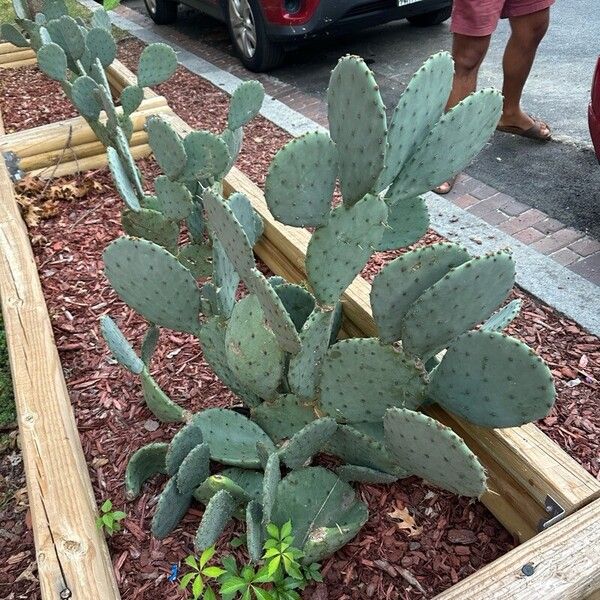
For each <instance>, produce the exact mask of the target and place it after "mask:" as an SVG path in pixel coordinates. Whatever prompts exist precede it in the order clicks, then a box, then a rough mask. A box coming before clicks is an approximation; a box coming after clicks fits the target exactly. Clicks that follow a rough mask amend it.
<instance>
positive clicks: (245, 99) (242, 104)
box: [227, 81, 265, 131]
mask: <svg viewBox="0 0 600 600" xmlns="http://www.w3.org/2000/svg"><path fill="white" fill-rule="evenodd" d="M264 98H265V90H264V88H263V86H262V83H260V82H258V81H245V82H244V83H242V84H240V85H239V86H238V87H237V89H236V90H235V92H233V94H232V96H231V102H230V103H229V114H228V115H227V127H228V128H229V129H231V130H233V131H235V130H236V129H239V128H240V127H243V126H244V125H246V123H248V122H249V121H251V120H252V119H253V118H254V117H255V116H256V115H257V114H258V113H259V111H260V107H261V106H262V103H263V100H264Z"/></svg>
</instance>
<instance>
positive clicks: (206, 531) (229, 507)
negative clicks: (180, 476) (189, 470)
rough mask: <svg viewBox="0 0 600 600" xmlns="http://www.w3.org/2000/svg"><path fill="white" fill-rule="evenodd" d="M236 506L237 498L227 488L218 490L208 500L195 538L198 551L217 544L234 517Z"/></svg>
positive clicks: (195, 546)
mask: <svg viewBox="0 0 600 600" xmlns="http://www.w3.org/2000/svg"><path fill="white" fill-rule="evenodd" d="M235 508H236V502H235V500H234V499H233V497H232V496H231V494H229V493H228V492H226V491H225V490H220V491H218V492H217V493H216V494H215V495H214V496H213V497H212V498H211V499H210V500H209V501H208V504H207V505H206V508H205V510H204V515H203V516H202V521H200V527H198V531H197V532H196V537H195V539H194V548H195V549H196V551H197V552H202V551H203V550H206V549H207V548H210V547H211V546H212V545H213V544H215V542H216V541H217V540H218V539H219V536H220V535H221V533H223V530H224V529H225V527H226V526H227V524H228V523H229V521H230V520H231V518H232V517H233V513H234V512H235Z"/></svg>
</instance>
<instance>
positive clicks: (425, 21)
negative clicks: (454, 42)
mask: <svg viewBox="0 0 600 600" xmlns="http://www.w3.org/2000/svg"><path fill="white" fill-rule="evenodd" d="M451 14H452V7H451V6H446V7H445V8H440V9H438V10H432V11H431V12H428V13H423V14H421V15H413V16H412V17H406V19H407V21H408V22H409V23H410V24H411V25H415V26H416V27H431V26H432V25H439V24H440V23H443V22H444V21H447V20H448V19H449V18H450V15H451Z"/></svg>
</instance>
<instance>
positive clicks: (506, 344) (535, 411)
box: [429, 331, 556, 427]
mask: <svg viewBox="0 0 600 600" xmlns="http://www.w3.org/2000/svg"><path fill="white" fill-rule="evenodd" d="M429 396H430V397H431V399H432V400H435V402H437V403H438V404H440V405H441V406H443V407H444V408H445V409H446V410H448V411H450V412H452V413H454V414H457V415H459V416H461V417H462V418H464V419H466V420H467V421H469V422H471V423H475V424H476V425H481V426H483V427H518V426H520V425H524V424H525V423H531V422H533V421H537V420H538V419H542V418H544V417H545V416H547V414H548V413H549V411H550V409H551V408H552V406H553V405H554V399H555V396H556V392H555V390H554V384H553V381H552V374H551V373H550V369H549V368H548V367H547V366H546V365H545V364H544V362H543V361H542V359H541V358H540V357H539V356H537V354H535V352H534V351H533V350H531V348H528V347H527V346H526V345H525V344H523V343H522V342H520V341H519V340H516V339H515V338H512V337H509V336H507V335H504V334H503V333H499V332H489V331H471V332H469V333H466V334H464V335H462V336H461V337H459V338H458V339H457V340H455V341H454V342H453V344H452V345H451V346H450V348H448V352H446V355H445V356H444V358H443V360H442V362H441V364H440V365H439V366H438V367H437V369H436V370H435V371H434V372H433V374H432V379H431V385H430V387H429Z"/></svg>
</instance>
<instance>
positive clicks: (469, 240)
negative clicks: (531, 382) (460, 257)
mask: <svg viewBox="0 0 600 600" xmlns="http://www.w3.org/2000/svg"><path fill="white" fill-rule="evenodd" d="M78 2H79V3H80V4H82V5H83V6H85V7H86V8H88V9H89V10H91V11H92V12H93V11H94V10H96V9H97V8H99V5H98V4H97V3H96V2H95V1H94V0H78ZM109 14H110V17H111V21H112V22H113V24H114V25H116V26H117V27H119V28H121V29H123V30H125V31H127V32H128V33H130V34H131V35H133V36H134V37H136V38H138V39H140V40H141V41H143V42H145V43H153V42H164V43H167V44H168V45H170V46H171V47H172V48H173V49H174V50H175V51H176V52H177V55H178V60H179V62H180V64H182V65H183V66H184V67H186V68H187V69H189V70H190V71H191V72H192V73H194V74H196V75H199V76H200V77H202V78H204V79H206V80H207V81H209V82H211V83H212V84H213V85H215V86H217V87H218V88H220V89H221V90H223V91H225V92H227V93H228V94H230V95H231V94H232V93H233V91H234V90H235V88H236V87H237V86H238V85H239V84H240V83H242V79H240V78H239V77H236V76H235V75H232V74H231V73H228V72H227V71H224V70H223V69H221V68H219V67H217V66H215V65H213V64H212V63H210V62H208V61H206V60H204V59H203V58H200V57H198V56H196V55H195V54H193V53H192V52H190V51H188V50H185V49H184V48H182V47H181V46H179V45H178V44H175V43H173V42H171V41H170V40H169V41H166V40H165V39H164V38H163V37H162V36H160V35H158V34H156V33H154V32H153V31H149V30H147V29H145V28H144V27H142V26H140V25H138V24H137V23H134V22H133V21H130V20H129V19H127V18H126V17H123V16H121V15H119V14H116V13H115V12H111V13H109ZM260 114H261V115H262V116H263V117H265V118H266V119H268V120H269V121H271V122H273V123H275V125H277V126H278V127H280V128H281V129H283V130H284V131H287V132H288V133H289V134H290V135H292V136H294V137H298V136H300V135H303V134H304V133H307V132H309V131H315V130H316V131H326V129H325V128H324V127H322V126H321V125H319V124H318V123H316V122H315V121H313V120H312V119H309V118H308V117H305V116H304V115H302V114H300V113H299V112H297V111H295V110H294V109H292V108H290V107H289V106H287V105H285V104H283V103H282V102H280V101H279V100H276V99H275V98H273V97H271V96H268V95H266V96H265V102H264V104H263V107H262V109H261V111H260ZM424 198H425V200H426V202H427V207H428V208H429V211H430V218H431V226H432V228H433V229H435V230H436V231H437V232H438V233H439V234H441V235H443V236H445V237H447V238H448V239H450V240H451V241H454V242H457V243H460V244H461V245H463V246H465V247H466V248H467V249H468V250H469V251H470V252H474V253H476V254H481V253H482V252H483V253H485V252H489V251H492V250H497V249H498V248H499V247H502V248H506V247H510V249H511V250H512V252H513V255H514V258H515V261H516V264H517V276H516V282H517V284H518V285H519V286H520V287H521V288H523V289H524V290H525V291H527V292H529V293H530V294H532V295H533V296H535V297H536V298H539V299H540V300H541V301H542V302H545V303H546V304H548V305H549V306H551V307H552V308H554V309H555V310H557V311H558V312H560V313H563V314H564V315H566V316H567V317H569V318H571V319H573V320H574V321H576V322H577V323H578V324H579V325H581V327H583V328H584V329H586V330H587V331H589V332H590V333H592V334H593V335H596V336H600V310H598V308H597V303H598V297H599V293H600V288H599V287H598V286H596V285H595V284H593V283H591V282H590V281H588V280H587V279H584V278H583V277H581V276H580V275H577V274H576V273H574V272H573V271H571V270H569V269H567V268H566V267H563V266H561V265H559V264H558V263H557V262H556V261H554V260H553V259H551V258H549V257H547V256H545V255H544V254H541V253H540V252H537V251H536V250H533V249H531V248H529V247H528V246H526V245H525V244H523V243H522V242H520V241H519V240H516V239H515V238H513V237H512V236H510V235H508V234H506V233H504V232H503V231H501V230H499V229H496V228H495V227H493V226H492V225H489V224H488V223H486V222H485V221H484V220H482V219H480V218H479V217H476V216H475V215H472V214H471V213H468V212H467V211H465V210H463V209H461V208H460V207H458V206H456V205H455V204H452V203H451V202H449V201H448V200H446V199H445V198H443V197H442V196H440V195H438V194H435V193H434V192H428V193H427V194H425V195H424Z"/></svg>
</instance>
